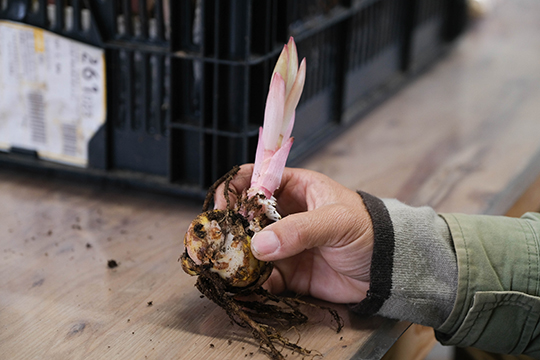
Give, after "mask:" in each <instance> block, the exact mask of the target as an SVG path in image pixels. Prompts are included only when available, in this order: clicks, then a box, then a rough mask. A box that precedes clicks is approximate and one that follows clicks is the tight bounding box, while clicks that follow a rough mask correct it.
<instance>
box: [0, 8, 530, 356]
mask: <svg viewBox="0 0 540 360" xmlns="http://www.w3.org/2000/svg"><path fill="white" fill-rule="evenodd" d="M539 14H540V4H539V3H538V1H536V0H519V1H517V0H516V1H508V2H501V3H500V5H499V7H498V8H497V9H496V11H495V12H494V13H493V14H492V15H491V16H490V17H489V18H487V19H485V20H484V21H482V22H481V23H479V24H477V25H476V26H475V27H474V28H473V29H472V30H471V31H470V32H469V33H468V34H467V35H466V36H465V37H464V38H463V39H462V40H461V41H459V43H458V44H457V46H456V47H455V48H454V49H453V51H452V52H451V53H450V54H449V56H448V57H447V58H445V59H444V60H443V61H442V62H440V63H439V64H437V65H436V66H435V67H433V68H432V69H430V70H429V71H428V72H427V73H426V74H424V75H423V76H422V77H420V78H418V79H417V80H416V81H414V83H412V84H411V85H410V86H408V87H407V88H405V89H403V90H402V91H401V92H400V93H399V94H397V95H396V96H395V97H394V98H392V99H390V100H389V101H387V102H386V103H384V104H383V105H382V106H381V107H379V108H378V109H376V110H375V111H374V112H372V113H371V114H370V115H369V116H367V117H366V118H365V119H363V120H362V121H361V122H359V123H357V124H356V125H354V126H353V127H351V129H350V130H349V131H348V132H347V133H346V134H343V135H342V136H340V137H339V138H338V139H336V140H335V141H333V142H332V143H330V144H329V145H328V146H326V147H325V148H324V149H322V150H321V151H319V152H318V153H317V154H315V155H314V156H312V157H311V158H310V159H308V160H307V161H305V163H304V164H303V165H302V166H303V167H306V168H310V169H314V170H317V171H321V172H323V173H326V174H328V175H329V176H331V177H332V178H334V179H336V180H338V181H339V182H341V183H343V184H344V185H346V186H348V187H350V188H353V189H363V190H365V191H368V192H371V193H373V194H374V195H378V196H380V197H397V198H398V199H400V200H402V201H405V202H407V203H409V204H412V205H425V204H427V205H431V206H433V207H435V208H436V209H437V210H439V211H443V212H449V211H452V212H465V213H486V214H504V213H506V212H507V211H508V209H510V208H511V207H512V205H513V204H514V203H515V202H516V201H517V200H518V199H519V198H520V196H521V195H522V194H523V193H524V192H525V190H526V189H527V188H529V186H530V185H531V184H533V182H534V180H535V179H536V178H537V176H538V175H539V174H540V161H539V159H540V141H539V140H540V115H539V114H540V61H539V59H540V36H538V33H539V30H540V28H539V27H538V24H540V15H539ZM537 193H538V191H533V192H529V193H527V194H533V195H534V196H533V195H530V196H529V195H527V198H525V200H523V199H522V202H523V203H525V206H524V207H523V208H527V207H530V206H531V204H535V203H536V204H538V203H537V202H536V200H537V198H538V195H535V194H537ZM529 197H530V199H529ZM532 200H534V201H532ZM200 205H201V204H200V203H194V202H190V201H187V200H185V199H181V198H174V197H166V196H162V195H155V194H149V193H143V192H135V191H127V190H120V189H118V188H113V187H106V186H100V185H96V184H85V183H84V182H82V181H81V182H74V181H72V182H67V181H64V180H59V179H54V178H50V177H44V176H42V175H36V174H29V173H24V172H14V171H11V170H5V169H1V170H0V354H2V356H1V357H2V358H6V359H103V358H113V359H145V358H149V359H207V360H213V359H220V360H221V359H242V358H248V359H265V356H264V355H263V354H262V353H261V352H260V351H259V350H258V347H257V344H256V343H255V342H254V341H253V340H251V338H250V336H249V334H247V333H246V331H245V330H243V329H241V328H239V327H237V326H233V325H232V324H231V323H230V321H229V319H228V318H227V316H226V314H225V313H224V312H223V311H222V310H221V309H219V308H217V307H216V306H215V305H213V304H212V303H211V302H209V301H208V300H207V299H201V298H200V296H199V295H200V294H199V293H198V291H197V290H196V289H195V288H194V287H193V284H194V282H195V279H194V278H192V277H189V276H187V275H185V274H184V273H183V272H182V270H181V267H180V264H179V263H178V262H177V259H178V256H179V255H180V254H181V253H182V237H183V234H184V232H185V230H186V228H187V225H188V224H189V222H190V221H191V219H192V218H193V217H194V216H195V215H196V214H197V213H198V211H199V208H200ZM110 260H115V261H116V263H117V264H118V266H117V267H115V268H110V267H109V266H108V262H109V261H110ZM336 308H337V309H338V311H339V312H340V313H341V314H342V316H343V317H344V318H345V328H344V330H343V331H342V333H340V334H336V333H335V331H334V329H335V326H334V324H332V323H331V322H330V318H329V317H328V316H326V317H317V316H315V318H314V320H313V321H312V322H311V323H310V324H309V326H304V327H302V328H300V329H299V330H300V332H301V334H302V335H301V339H300V344H301V345H302V346H305V347H307V348H312V349H317V350H318V351H320V352H321V353H322V354H323V355H325V358H326V359H371V358H373V359H375V358H379V357H381V356H382V355H383V354H384V353H385V352H386V351H387V350H388V349H389V348H390V346H391V345H392V343H393V342H394V341H395V340H396V339H397V338H398V337H399V336H400V334H401V333H402V332H403V331H404V330H405V329H406V327H407V326H408V324H407V323H398V322H395V321H390V320H385V319H381V318H371V319H361V318H358V317H356V316H354V315H352V314H350V313H349V312H348V311H347V309H346V307H345V306H337V305H336ZM288 334H289V335H290V337H291V338H292V339H296V338H297V335H296V333H295V332H294V331H290V332H289V333H288ZM417 355H418V354H417ZM418 357H419V356H417V358H418ZM294 358H297V359H299V358H301V357H300V356H293V355H292V354H290V353H289V355H288V359H294Z"/></svg>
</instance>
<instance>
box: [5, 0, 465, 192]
mask: <svg viewBox="0 0 540 360" xmlns="http://www.w3.org/2000/svg"><path fill="white" fill-rule="evenodd" d="M463 1H464V0H407V1H404V0H321V1H316V2H313V1H307V0H305V1H304V0H302V1H286V0H221V1H214V0H181V1H180V0H179V1H170V2H166V1H165V0H136V1H135V0H117V1H100V0H67V1H66V0H62V1H60V0H55V1H51V0H38V1H30V0H0V20H2V19H8V20H12V21H16V22H20V23H24V24H29V25H33V26H37V27H40V28H43V29H46V30H50V31H52V32H54V33H57V34H60V35H62V36H65V37H67V38H71V39H75V40H78V41H81V42H84V43H87V44H92V45H95V46H98V47H101V48H103V49H104V50H105V61H106V76H107V119H106V124H105V125H104V126H103V128H102V129H100V131H98V133H96V135H95V137H94V138H93V139H92V140H91V141H90V143H89V163H88V168H85V169H80V168H74V167H71V166H67V165H61V164H55V163H51V162H49V161H44V160H40V159H38V158H37V157H36V156H35V154H33V156H29V155H28V154H23V153H25V152H24V151H22V152H21V151H17V149H13V151H12V152H10V153H7V154H6V153H0V162H1V163H3V164H8V165H12V166H18V165H21V164H22V165H23V166H27V167H31V168H40V169H52V170H54V171H60V172H64V173H68V174H69V173H71V174H79V175H82V176H90V177H94V178H101V179H110V180H118V181H120V182H123V183H129V184H132V185H136V186H142V187H147V188H154V189H161V190H165V191H169V192H176V193H180V194H185V195H201V194H203V193H204V192H205V190H206V188H207V187H208V186H209V185H210V184H211V183H212V182H213V181H214V180H215V179H216V178H218V177H219V176H220V175H222V174H223V173H225V172H226V171H228V170H229V169H230V168H231V167H232V166H233V165H235V164H240V163H244V162H248V161H253V159H254V155H255V148H256V142H257V137H258V127H259V126H260V125H261V124H262V121H263V114H264V105H265V100H266V95H267V91H268V85H269V81H270V75H271V73H272V70H273V67H274V64H275V62H276V60H277V57H278V55H279V53H280V51H281V48H282V46H283V44H284V43H286V42H287V40H288V37H289V36H291V35H292V36H294V37H295V40H296V43H297V47H298V52H299V56H300V57H301V58H302V57H306V58H307V65H308V66H307V75H306V84H305V88H304V93H303V95H302V98H301V101H300V103H299V106H298V110H297V117H296V119H297V120H296V125H295V129H294V131H293V136H295V138H296V139H297V141H296V143H295V145H294V146H293V149H292V152H291V155H290V158H291V160H292V162H293V163H294V161H296V160H298V159H300V158H302V157H304V156H306V155H307V154H309V153H311V152H312V151H313V150H314V149H315V148H316V147H317V146H319V145H320V144H322V143H323V142H324V141H325V140H327V139H328V138H330V136H331V135H332V134H336V133H338V132H339V131H340V130H341V129H343V128H344V127H345V126H346V125H347V124H348V123H350V122H351V121H352V120H353V119H358V118H359V117H360V115H361V114H362V113H364V112H365V111H366V109H368V108H369V107H370V106H373V104H375V103H377V102H378V101H380V100H381V99H383V98H384V97H386V96H388V95H389V94H391V93H392V91H393V90H395V89H396V88H397V87H399V86H401V85H403V83H404V82H405V81H406V80H407V78H408V77H409V76H410V73H411V72H410V71H409V70H410V69H412V70H415V69H416V68H420V67H423V66H426V65H428V64H429V63H432V62H433V61H434V60H435V59H436V57H437V56H438V55H439V54H440V52H441V51H442V50H443V49H444V48H445V47H446V45H447V41H448V37H446V38H445V37H444V36H443V35H444V34H443V33H444V29H445V27H446V26H447V24H449V23H453V22H455V18H456V14H455V11H454V12H452V11H451V9H453V7H452V6H454V5H453V4H454V3H457V2H463ZM457 16H464V15H463V14H458V15H457ZM451 17H453V18H452V19H451ZM0 41H1V39H0Z"/></svg>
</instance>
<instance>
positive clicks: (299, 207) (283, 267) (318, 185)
mask: <svg viewBox="0 0 540 360" xmlns="http://www.w3.org/2000/svg"><path fill="white" fill-rule="evenodd" d="M252 171H253V165H251V164H248V165H243V166H242V167H241V169H240V171H239V173H238V174H237V175H236V177H235V178H234V180H233V181H232V182H231V184H230V186H231V188H234V189H235V190H236V192H237V193H240V192H241V191H242V190H244V189H247V188H248V187H249V186H250V178H251V173H252ZM223 186H224V185H221V186H220V187H219V188H218V189H217V191H216V198H215V204H216V208H219V209H225V208H226V201H225V199H224V197H223ZM274 196H275V197H276V199H277V208H278V211H279V212H280V214H281V215H282V216H283V219H281V220H280V221H278V222H276V223H273V224H271V225H269V226H267V227H265V228H264V229H263V230H262V231H261V232H259V233H257V234H256V235H255V236H254V237H253V239H252V244H251V249H252V251H253V253H254V255H255V257H257V258H258V259H259V260H263V261H273V262H274V265H275V268H274V271H273V273H272V275H271V276H270V278H269V279H268V281H267V282H266V283H265V285H264V287H266V288H267V289H268V290H269V291H271V292H274V293H279V292H282V291H284V290H286V289H288V290H291V291H294V292H296V293H299V294H309V295H311V296H313V297H316V298H319V299H323V300H327V301H331V302H336V303H357V302H360V301H361V300H363V299H364V298H365V296H366V291H367V290H368V289H369V274H370V265H371V255H372V252H373V227H372V224H371V218H370V216H369V214H368V212H367V210H366V208H365V206H364V203H363V201H362V198H361V197H360V195H358V194H357V193H356V192H354V191H352V190H350V189H347V188H346V187H344V186H342V185H340V184H339V183H337V182H335V181H333V180H332V179H330V178H328V177H327V176H325V175H323V174H320V173H317V172H314V171H310V170H304V169H292V168H285V171H284V173H283V177H282V180H281V185H280V187H279V189H278V190H277V191H276V193H275V195H274Z"/></svg>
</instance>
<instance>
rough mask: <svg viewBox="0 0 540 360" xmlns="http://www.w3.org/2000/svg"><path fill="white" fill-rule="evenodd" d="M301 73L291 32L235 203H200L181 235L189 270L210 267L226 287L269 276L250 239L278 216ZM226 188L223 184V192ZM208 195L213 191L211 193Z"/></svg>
mask: <svg viewBox="0 0 540 360" xmlns="http://www.w3.org/2000/svg"><path fill="white" fill-rule="evenodd" d="M305 77H306V61H305V59H304V60H302V63H301V64H300V67H299V66H298V55H297V52H296V45H295V43H294V40H293V39H292V37H291V39H290V40H289V42H288V43H287V44H286V45H285V46H284V47H283V51H282V52H281V55H280V56H279V59H278V61H277V64H276V67H275V69H274V72H273V74H272V79H271V81H270V89H269V91H268V98H267V100H266V108H265V112H264V124H263V126H262V127H261V128H260V129H259V142H258V144H257V153H256V154H255V166H254V170H253V175H252V178H251V186H250V188H249V189H247V191H246V190H243V191H242V194H241V196H239V197H238V199H237V202H236V203H235V204H228V209H226V210H219V209H216V210H212V211H207V210H208V209H207V208H205V207H203V211H204V212H203V213H202V214H200V215H199V216H197V218H195V220H193V221H192V223H191V225H190V226H189V228H188V231H187V232H186V235H185V237H184V245H185V252H184V254H183V255H182V257H181V260H182V266H183V268H184V271H185V272H187V273H188V274H191V275H199V274H201V272H204V271H206V270H209V271H210V272H213V273H216V274H218V275H219V276H220V277H221V278H222V279H223V280H224V282H225V283H226V284H227V286H229V289H232V288H245V287H248V286H260V285H261V284H262V283H263V282H264V281H266V279H268V276H270V272H271V271H272V264H271V263H267V262H264V261H260V260H258V259H257V258H255V256H254V255H253V253H252V252H251V239H252V237H253V236H254V234H255V233H256V232H258V231H260V230H261V229H262V228H264V227H265V226H267V225H268V224H270V223H272V222H274V221H277V220H279V219H280V218H281V216H280V215H279V213H278V212H277V210H276V206H277V205H276V202H275V199H274V197H273V194H274V191H276V189H277V188H278V186H279V184H280V182H281V177H282V175H283V170H284V169H285V163H286V162H287V156H288V155H289V151H290V150H291V146H292V143H293V138H292V137H291V132H292V128H293V125H294V117H295V109H296V106H297V105H298V101H299V100H300V95H301V94H302V90H303V88H304V81H305ZM232 171H233V172H234V171H238V169H236V170H234V169H233V170H232ZM234 174H236V173H233V175H230V176H234ZM218 181H219V180H218ZM223 181H227V180H223ZM216 184H219V183H216ZM216 184H214V186H217V185H216ZM228 191H229V189H228V186H226V187H225V193H226V194H227V193H228ZM207 196H210V197H212V196H213V193H212V192H209V194H208V195H207Z"/></svg>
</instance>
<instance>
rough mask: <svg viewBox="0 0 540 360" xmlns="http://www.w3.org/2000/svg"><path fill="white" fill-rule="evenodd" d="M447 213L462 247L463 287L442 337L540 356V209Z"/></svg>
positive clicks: (442, 328)
mask: <svg viewBox="0 0 540 360" xmlns="http://www.w3.org/2000/svg"><path fill="white" fill-rule="evenodd" d="M441 216H442V217H443V218H444V219H445V220H446V223H447V224H448V227H449V229H450V233H451V236H452V240H453V243H454V248H455V251H456V257H457V263H458V288H457V296H456V300H455V304H454V307H453V309H452V312H451V313H450V315H449V317H448V318H447V320H446V321H445V322H444V323H443V324H442V325H441V326H439V327H438V328H437V331H436V334H437V338H438V340H439V341H441V342H442V343H443V344H446V345H456V346H472V347H476V348H479V349H483V350H488V351H491V352H497V353H505V354H527V355H530V356H533V357H535V358H540V297H539V295H540V251H539V247H540V241H539V235H540V214H538V213H527V214H525V215H524V216H523V217H522V218H521V219H515V218H508V217H501V216H481V215H462V214H443V215H441Z"/></svg>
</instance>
